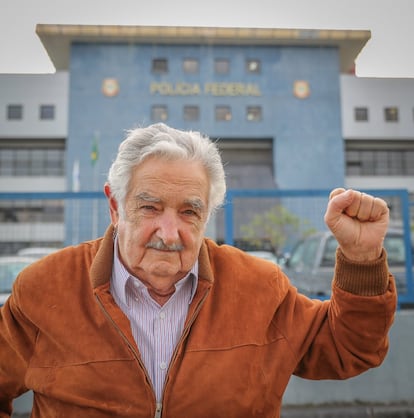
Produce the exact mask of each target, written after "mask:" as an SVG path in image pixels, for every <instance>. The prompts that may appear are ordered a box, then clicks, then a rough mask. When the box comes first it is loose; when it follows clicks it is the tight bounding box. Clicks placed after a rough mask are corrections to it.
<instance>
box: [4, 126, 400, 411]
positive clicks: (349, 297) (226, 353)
mask: <svg viewBox="0 0 414 418" xmlns="http://www.w3.org/2000/svg"><path fill="white" fill-rule="evenodd" d="M104 191H105V194H106V196H107V198H108V202H109V210H110V215H111V221H112V222H111V225H110V226H109V228H108V230H107V232H106V233H105V236H104V237H103V238H101V239H98V240H95V241H91V242H85V243H82V244H80V245H78V246H76V247H68V248H65V249H63V250H61V251H59V252H56V253H54V254H51V255H50V256H47V257H45V258H43V259H42V260H40V261H38V262H36V263H34V264H33V265H31V266H30V267H28V268H27V269H26V270H24V271H23V272H22V273H21V274H20V276H19V277H18V278H17V280H16V282H15V286H14V289H13V293H12V295H11V297H10V298H9V300H8V301H7V303H6V304H5V306H4V307H3V308H2V310H1V321H0V347H1V351H0V417H8V416H10V414H11V411H12V400H13V399H14V398H15V397H17V396H19V395H20V394H22V393H23V392H25V391H27V390H33V392H34V404H33V412H32V417H34V418H37V417H42V418H45V417H65V418H67V417H82V418H86V417H91V418H95V417H96V418H100V417H125V418H127V417H131V418H132V417H134V418H140V417H142V418H144V417H145V418H148V417H161V416H162V417H165V418H182V417H192V418H201V417H203V418H206V417H208V418H214V417H217V418H218V417H221V418H231V417H239V418H245V417H276V416H279V414H280V406H281V399H282V396H283V393H284V390H285V388H286V386H287V384H288V381H289V378H290V376H291V375H292V374H296V375H297V376H301V377H304V378H309V379H345V378H348V377H351V376H355V375H357V374H359V373H362V372H364V371H365V370H367V369H369V368H371V367H376V366H378V365H379V364H380V363H381V362H382V360H383V359H384V357H385V355H386V352H387V348H388V340H387V333H388V330H389V328H390V326H391V324H392V321H393V317H394V312H395V308H396V294H395V285H394V279H393V277H392V276H391V274H390V273H389V272H388V269H387V262H386V254H385V251H384V250H383V248H382V242H383V238H384V235H385V233H386V230H387V225H388V208H387V205H386V204H385V202H384V201H383V200H381V199H378V198H375V197H373V196H369V195H366V194H362V193H360V192H358V191H354V190H344V189H336V190H334V191H333V192H332V193H331V196H330V200H329V203H328V206H327V210H326V213H325V221H326V224H327V225H328V227H329V228H330V229H331V230H332V232H333V233H334V235H335V237H336V239H337V240H338V243H339V248H338V251H337V261H336V268H335V275H334V279H333V285H332V287H333V290H332V298H331V300H330V301H319V300H310V299H308V298H307V297H305V296H303V295H300V294H298V292H297V290H296V289H295V288H294V287H293V286H292V285H291V284H290V283H289V280H288V278H287V277H286V276H285V275H284V274H283V272H282V271H281V270H280V269H279V267H278V266H276V265H274V264H272V263H269V262H267V261H264V260H260V259H258V258H254V257H252V256H249V255H247V254H246V253H244V252H242V251H240V250H238V249H236V248H233V247H230V246H226V245H222V246H218V245H217V244H216V243H214V242H213V241H211V240H209V239H206V238H205V237H204V231H205V227H206V223H207V221H208V219H209V216H210V215H211V213H212V212H213V211H214V210H215V209H216V208H218V207H219V206H220V205H221V204H222V202H223V199H224V194H225V181H224V170H223V166H222V163H221V160H220V156H219V153H218V151H217V148H216V146H215V145H214V143H212V142H211V141H210V140H209V139H208V138H206V137H204V136H202V135H200V134H199V133H196V132H183V131H179V130H175V129H172V128H169V127H167V126H166V125H163V124H158V125H152V126H150V127H147V128H142V129H135V130H132V131H130V132H129V133H128V136H127V138H126V139H125V141H124V142H122V143H121V145H120V147H119V152H118V155H117V157H116V159H115V161H114V163H113V164H112V166H111V168H110V171H109V175H108V181H107V183H106V185H105V189H104Z"/></svg>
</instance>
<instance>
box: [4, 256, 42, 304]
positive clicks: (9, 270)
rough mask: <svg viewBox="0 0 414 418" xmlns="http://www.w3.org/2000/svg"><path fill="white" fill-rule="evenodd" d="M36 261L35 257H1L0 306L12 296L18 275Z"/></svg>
mask: <svg viewBox="0 0 414 418" xmlns="http://www.w3.org/2000/svg"><path fill="white" fill-rule="evenodd" d="M34 261H36V259H35V258H33V257H23V256H1V257H0V306H1V305H3V304H4V302H5V301H6V299H7V298H8V297H9V296H10V293H11V289H12V286H13V282H14V280H15V279H16V277H17V275H18V274H19V273H20V271H22V270H23V269H24V268H25V267H27V266H28V265H29V264H31V263H33V262H34Z"/></svg>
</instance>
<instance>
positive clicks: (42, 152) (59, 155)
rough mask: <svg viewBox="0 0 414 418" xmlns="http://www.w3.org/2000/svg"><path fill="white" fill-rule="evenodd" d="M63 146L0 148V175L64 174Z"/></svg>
mask: <svg viewBox="0 0 414 418" xmlns="http://www.w3.org/2000/svg"><path fill="white" fill-rule="evenodd" d="M64 174H65V150H64V149H63V147H57V148H46V147H39V148H34V147H29V146H25V147H18V148H17V147H8V148H0V176H64Z"/></svg>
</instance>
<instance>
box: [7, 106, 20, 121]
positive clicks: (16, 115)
mask: <svg viewBox="0 0 414 418" xmlns="http://www.w3.org/2000/svg"><path fill="white" fill-rule="evenodd" d="M7 119H8V120H21V119H23V105H8V106H7Z"/></svg>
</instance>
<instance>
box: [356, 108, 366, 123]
mask: <svg viewBox="0 0 414 418" xmlns="http://www.w3.org/2000/svg"><path fill="white" fill-rule="evenodd" d="M354 112H355V120H356V121H357V122H366V121H368V108H366V107H356V108H355V109H354Z"/></svg>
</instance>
